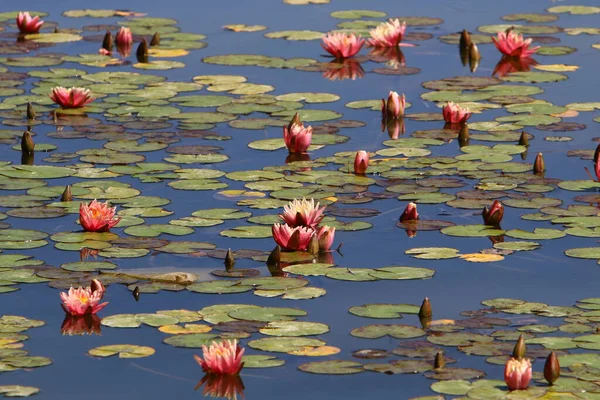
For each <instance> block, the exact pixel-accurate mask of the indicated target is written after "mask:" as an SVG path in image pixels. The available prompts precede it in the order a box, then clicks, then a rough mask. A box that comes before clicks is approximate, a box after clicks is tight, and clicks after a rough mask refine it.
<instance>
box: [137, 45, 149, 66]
mask: <svg viewBox="0 0 600 400" xmlns="http://www.w3.org/2000/svg"><path fill="white" fill-rule="evenodd" d="M135 54H136V56H137V58H138V61H140V62H147V60H148V43H147V42H146V39H142V41H141V42H140V44H139V46H138V48H137V51H136V53H135ZM143 60H145V61H143Z"/></svg>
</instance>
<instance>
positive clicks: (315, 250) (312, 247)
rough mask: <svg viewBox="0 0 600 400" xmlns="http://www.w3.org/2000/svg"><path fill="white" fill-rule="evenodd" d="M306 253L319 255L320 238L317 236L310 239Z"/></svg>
mask: <svg viewBox="0 0 600 400" xmlns="http://www.w3.org/2000/svg"><path fill="white" fill-rule="evenodd" d="M306 251H307V252H309V253H310V254H312V255H315V256H316V255H317V254H319V237H318V236H317V235H316V234H314V235H312V237H311V238H310V242H308V248H307V249H306Z"/></svg>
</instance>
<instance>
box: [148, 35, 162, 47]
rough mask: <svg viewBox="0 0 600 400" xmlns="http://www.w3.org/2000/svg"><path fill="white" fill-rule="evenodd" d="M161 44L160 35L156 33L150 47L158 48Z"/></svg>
mask: <svg viewBox="0 0 600 400" xmlns="http://www.w3.org/2000/svg"><path fill="white" fill-rule="evenodd" d="M159 44H160V33H158V32H156V33H155V34H154V36H152V39H151V40H150V46H158V45H159Z"/></svg>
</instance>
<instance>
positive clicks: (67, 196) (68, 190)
mask: <svg viewBox="0 0 600 400" xmlns="http://www.w3.org/2000/svg"><path fill="white" fill-rule="evenodd" d="M71 200H73V193H71V185H67V186H66V187H65V190H64V191H63V193H62V196H60V201H71Z"/></svg>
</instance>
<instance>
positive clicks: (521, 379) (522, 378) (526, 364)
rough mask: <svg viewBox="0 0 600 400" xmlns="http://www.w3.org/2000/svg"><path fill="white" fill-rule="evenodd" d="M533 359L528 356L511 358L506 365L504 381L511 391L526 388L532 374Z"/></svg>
mask: <svg viewBox="0 0 600 400" xmlns="http://www.w3.org/2000/svg"><path fill="white" fill-rule="evenodd" d="M532 374H533V373H532V370H531V361H529V359H527V358H512V357H511V358H510V359H509V360H508V361H507V362H506V365H505V366H504V382H506V386H508V389H509V390H510V391H513V390H525V389H527V387H528V386H529V382H530V381H531V376H532Z"/></svg>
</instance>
